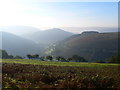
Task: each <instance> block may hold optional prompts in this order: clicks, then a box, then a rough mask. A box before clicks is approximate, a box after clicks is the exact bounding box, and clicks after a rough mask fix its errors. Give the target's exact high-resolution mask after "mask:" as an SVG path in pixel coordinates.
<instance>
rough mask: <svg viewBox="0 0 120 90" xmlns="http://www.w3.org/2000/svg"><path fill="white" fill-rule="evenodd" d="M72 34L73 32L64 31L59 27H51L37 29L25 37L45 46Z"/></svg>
mask: <svg viewBox="0 0 120 90" xmlns="http://www.w3.org/2000/svg"><path fill="white" fill-rule="evenodd" d="M72 35H73V33H70V32H66V31H64V30H62V29H59V28H53V29H48V30H45V31H38V32H36V33H32V34H28V35H25V38H27V39H30V40H33V41H35V42H36V43H39V44H43V45H45V46H47V45H49V44H52V43H56V42H59V41H61V40H64V39H65V38H68V37H70V36H72Z"/></svg>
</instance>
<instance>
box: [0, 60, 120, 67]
mask: <svg viewBox="0 0 120 90" xmlns="http://www.w3.org/2000/svg"><path fill="white" fill-rule="evenodd" d="M2 63H19V64H32V65H52V66H80V67H102V66H120V64H110V63H87V62H85V63H83V62H53V61H40V60H32V59H2Z"/></svg>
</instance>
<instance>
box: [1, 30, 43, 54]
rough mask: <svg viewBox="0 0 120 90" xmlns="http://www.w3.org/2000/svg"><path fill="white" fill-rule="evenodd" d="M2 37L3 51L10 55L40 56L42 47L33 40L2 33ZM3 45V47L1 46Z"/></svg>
mask: <svg viewBox="0 0 120 90" xmlns="http://www.w3.org/2000/svg"><path fill="white" fill-rule="evenodd" d="M0 33H2V34H0V35H1V36H0V37H2V39H1V40H2V41H1V40H0V42H2V44H0V47H1V49H3V50H6V51H7V52H8V53H9V54H12V55H20V56H25V55H26V54H36V53H38V54H40V53H41V52H42V47H41V46H39V45H37V44H36V43H34V42H33V41H31V40H27V39H25V38H22V37H19V36H16V35H14V34H11V33H8V32H0ZM1 45H2V46H1Z"/></svg>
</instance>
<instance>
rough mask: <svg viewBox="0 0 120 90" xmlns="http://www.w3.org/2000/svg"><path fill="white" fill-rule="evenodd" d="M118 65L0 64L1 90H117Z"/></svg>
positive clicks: (119, 82) (21, 61) (16, 61)
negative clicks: (32, 89) (74, 89)
mask: <svg viewBox="0 0 120 90" xmlns="http://www.w3.org/2000/svg"><path fill="white" fill-rule="evenodd" d="M119 69H120V64H107V63H103V64H100V63H78V62H49V61H39V60H27V59H26V60H25V59H3V60H2V87H3V88H14V89H17V88H68V89H70V88H94V89H97V88H102V89H104V88H114V89H119V88H120V72H119Z"/></svg>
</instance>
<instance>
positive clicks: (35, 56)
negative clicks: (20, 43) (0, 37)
mask: <svg viewBox="0 0 120 90" xmlns="http://www.w3.org/2000/svg"><path fill="white" fill-rule="evenodd" d="M26 57H27V58H28V59H38V60H42V61H55V60H56V61H60V62H88V61H87V60H86V59H85V58H84V57H81V56H79V55H73V56H72V57H70V58H65V57H63V56H56V57H55V56H51V55H48V56H39V55H38V54H33V55H32V54H28V55H26ZM0 58H2V59H25V57H21V56H13V55H9V54H8V53H7V52H6V51H5V50H0ZM96 62H97V63H120V53H117V54H116V55H113V56H112V57H110V58H108V60H106V61H101V60H100V61H97V60H96Z"/></svg>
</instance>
